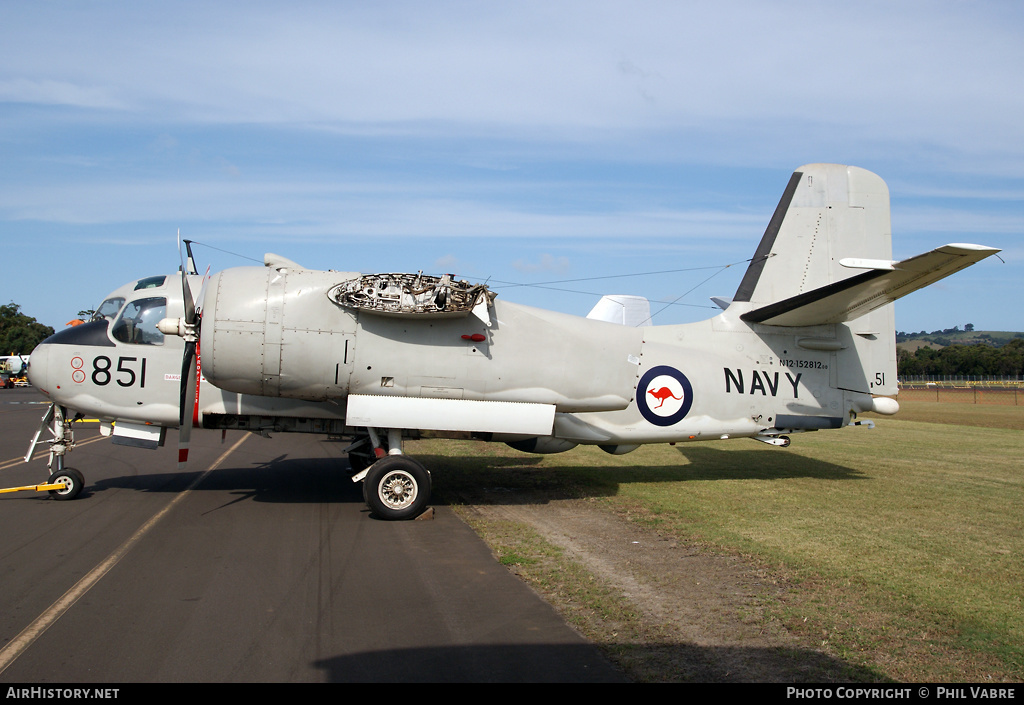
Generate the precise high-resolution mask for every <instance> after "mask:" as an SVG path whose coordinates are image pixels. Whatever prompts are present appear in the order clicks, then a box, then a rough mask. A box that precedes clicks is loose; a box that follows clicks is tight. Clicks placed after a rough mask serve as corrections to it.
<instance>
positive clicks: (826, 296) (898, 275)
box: [740, 243, 999, 326]
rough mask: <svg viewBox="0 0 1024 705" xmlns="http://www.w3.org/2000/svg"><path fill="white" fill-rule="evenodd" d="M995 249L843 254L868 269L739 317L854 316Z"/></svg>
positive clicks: (817, 319) (795, 321)
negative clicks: (900, 255) (889, 256)
mask: <svg viewBox="0 0 1024 705" xmlns="http://www.w3.org/2000/svg"><path fill="white" fill-rule="evenodd" d="M997 252H999V250H998V249H996V248H994V247H985V246H982V245H970V244H960V243H957V244H951V245H944V246H943V247H939V248H936V249H934V250H932V251H931V252H925V253H924V254H922V255H917V256H916V257H911V258H909V259H905V260H902V261H899V262H889V261H881V260H862V259H849V260H842V261H841V262H840V264H842V265H843V266H846V267H851V268H855V269H867V270H868V271H865V272H862V273H861V274H855V275H854V276H852V277H849V278H847V279H843V280H841V281H837V282H833V283H832V284H827V285H825V286H822V287H819V288H817V289H813V290H811V291H808V292H805V293H803V294H798V295H796V296H792V297H790V298H788V299H784V300H782V301H778V302H776V303H773V304H769V305H767V306H762V307H760V308H756V309H754V310H752V311H748V312H747V313H744V314H742V315H741V316H740V318H741V319H742V320H744V321H746V322H748V323H762V324H765V325H769V326H816V325H822V324H826V323H842V322H844V321H852V320H853V319H855V318H860V317H861V316H863V315H864V314H866V313H870V312H871V311H874V310H875V309H876V308H881V307H882V306H885V305H886V304H889V303H892V302H893V301H895V300H896V299H899V298H902V297H904V296H906V295H907V294H909V293H911V292H913V291H917V290H918V289H921V288H923V287H926V286H928V285H929V284H932V283H934V282H936V281H938V280H939V279H943V278H945V277H948V276H949V275H950V274H953V273H954V272H958V271H960V270H961V269H964V268H965V267H969V266H970V265H972V264H974V263H975V262H978V261H980V260H983V259H985V258H986V257H988V256H990V255H994V254H995V253H997Z"/></svg>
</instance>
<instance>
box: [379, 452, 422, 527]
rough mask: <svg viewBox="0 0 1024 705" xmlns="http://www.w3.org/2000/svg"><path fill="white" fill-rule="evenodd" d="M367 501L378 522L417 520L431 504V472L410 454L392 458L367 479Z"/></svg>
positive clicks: (381, 462) (386, 459) (386, 457)
mask: <svg viewBox="0 0 1024 705" xmlns="http://www.w3.org/2000/svg"><path fill="white" fill-rule="evenodd" d="M363 499H365V500H366V504H367V506H368V507H370V511H371V512H373V514H374V516H376V517H377V518H378V519H386V520H388V521H399V520H402V519H415V518H416V517H418V516H419V515H420V514H422V513H423V512H425V511H426V509H427V505H428V504H429V503H430V473H429V472H427V469H426V468H425V467H423V466H422V465H420V464H419V463H418V462H417V461H415V460H413V459H412V458H410V457H409V456H407V455H388V456H385V457H383V458H381V459H380V460H378V461H377V462H375V463H374V464H373V465H371V466H370V469H369V470H368V471H367V473H366V478H365V479H364V480H363Z"/></svg>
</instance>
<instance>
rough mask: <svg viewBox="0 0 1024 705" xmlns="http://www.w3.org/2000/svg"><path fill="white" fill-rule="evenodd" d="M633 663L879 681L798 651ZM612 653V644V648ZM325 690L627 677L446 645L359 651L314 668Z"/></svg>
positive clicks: (643, 657) (714, 676) (695, 653)
mask: <svg viewBox="0 0 1024 705" xmlns="http://www.w3.org/2000/svg"><path fill="white" fill-rule="evenodd" d="M624 646H626V647H627V652H628V653H629V658H630V660H631V661H632V662H633V663H657V664H661V667H662V670H663V671H667V672H668V673H669V674H670V675H662V676H661V677H660V678H659V677H658V674H655V676H654V680H656V681H657V680H663V681H664V682H669V681H671V682H681V683H686V682H688V683H820V682H824V681H831V682H836V681H841V682H847V683H854V682H874V683H877V682H879V675H878V674H877V673H874V672H872V671H869V670H868V669H865V668H862V667H859V666H853V665H850V664H848V663H845V662H843V661H841V660H839V659H836V658H833V657H831V656H828V655H826V654H823V653H820V652H817V651H813V650H810V649H802V648H782V647H740V646H699V645H696V644H692V643H686V642H683V643H654V644H628V646H627V645H624ZM611 648H612V649H613V650H614V649H615V647H614V645H613V646H612V647H611ZM313 665H314V666H316V667H317V668H319V669H322V670H323V671H324V672H325V674H326V677H327V680H328V681H329V682H331V683H355V682H359V683H372V682H388V683H392V682H405V683H430V682H433V683H443V682H447V683H482V682H493V683H545V682H549V683H553V682H578V683H584V682H591V683H602V682H603V683H616V682H619V683H621V682H628V681H630V680H638V679H641V678H644V677H646V678H648V679H649V678H651V675H650V674H643V675H640V674H638V675H636V676H633V677H631V676H630V674H628V673H622V672H621V671H619V670H618V669H616V668H615V667H614V666H611V665H610V664H608V663H606V662H604V661H603V660H602V658H601V657H600V656H598V655H596V653H595V650H594V649H593V647H590V646H586V645H568V644H513V645H491V646H479V645H473V646H451V647H440V648H430V647H424V648H417V649H396V650H389V651H375V652H364V653H358V654H351V655H346V656H336V657H333V658H328V659H324V660H321V661H317V662H315V663H314V664H313Z"/></svg>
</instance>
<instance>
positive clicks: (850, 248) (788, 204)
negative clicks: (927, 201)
mask: <svg viewBox="0 0 1024 705" xmlns="http://www.w3.org/2000/svg"><path fill="white" fill-rule="evenodd" d="M891 259H892V228H891V225H890V222H889V189H888V187H887V186H886V185H885V182H884V181H883V180H882V179H881V178H879V177H878V176H877V175H876V174H873V173H871V172H870V171H866V170H864V169H860V168H858V167H852V166H843V165H840V164H808V165H806V166H803V167H800V168H799V169H797V170H796V171H795V172H794V173H793V176H792V177H791V178H790V181H789V184H788V185H787V187H786V191H785V193H784V194H783V196H782V200H780V201H779V205H778V207H777V208H776V209H775V214H774V215H773V216H772V219H771V222H770V223H769V224H768V229H767V230H766V231H765V233H764V236H763V237H762V238H761V242H760V244H759V245H758V248H757V252H756V253H755V255H754V258H753V259H752V260H751V262H750V265H749V266H748V267H747V271H746V273H745V274H744V276H743V280H742V281H741V282H740V286H739V288H738V289H737V290H736V295H735V296H734V297H733V301H734V302H750V303H752V304H755V305H766V304H770V303H774V302H777V301H782V300H783V299H788V298H791V297H793V296H798V295H800V294H803V293H806V292H809V291H812V290H814V289H818V288H820V287H823V286H827V285H829V284H834V283H836V282H839V281H842V280H844V279H848V278H850V277H852V276H855V275H856V274H858V273H859V272H862V271H863V269H853V268H848V267H844V266H843V265H842V264H840V262H841V261H842V260H847V261H849V260H864V261H890V260H891Z"/></svg>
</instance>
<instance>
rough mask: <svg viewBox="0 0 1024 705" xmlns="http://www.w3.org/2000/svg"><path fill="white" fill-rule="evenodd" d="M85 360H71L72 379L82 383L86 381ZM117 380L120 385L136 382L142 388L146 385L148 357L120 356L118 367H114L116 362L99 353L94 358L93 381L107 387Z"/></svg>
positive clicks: (128, 385)
mask: <svg viewBox="0 0 1024 705" xmlns="http://www.w3.org/2000/svg"><path fill="white" fill-rule="evenodd" d="M84 367H85V361H84V360H82V358H80V357H74V358H72V360H71V368H72V371H71V379H72V380H73V381H74V382H76V383H78V384H81V383H82V382H84V381H85V378H86V371H85V370H84V369H83V368H84ZM111 381H113V382H116V383H117V385H118V386H120V387H134V386H135V385H136V384H138V385H139V387H140V388H142V387H145V386H146V358H144V357H143V358H137V357H119V358H117V367H116V368H115V367H114V362H113V360H111V359H110V358H109V357H107V356H106V355H97V356H96V357H94V358H93V359H92V383H93V384H95V385H96V386H97V387H105V386H107V385H108V384H110V383H111Z"/></svg>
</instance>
